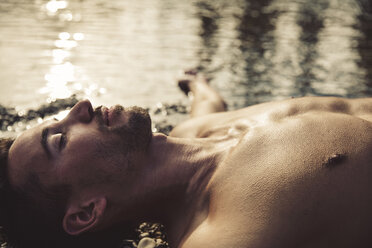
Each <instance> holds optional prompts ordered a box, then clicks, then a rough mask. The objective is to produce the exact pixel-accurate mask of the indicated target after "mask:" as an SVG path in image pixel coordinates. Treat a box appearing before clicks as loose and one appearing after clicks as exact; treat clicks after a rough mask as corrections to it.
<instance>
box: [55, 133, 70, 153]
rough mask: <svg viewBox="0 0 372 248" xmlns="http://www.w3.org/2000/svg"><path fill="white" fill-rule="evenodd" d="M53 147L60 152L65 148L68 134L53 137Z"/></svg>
mask: <svg viewBox="0 0 372 248" xmlns="http://www.w3.org/2000/svg"><path fill="white" fill-rule="evenodd" d="M52 139H53V146H54V147H55V149H56V150H58V151H59V152H60V151H62V150H63V148H65V146H66V143H67V136H66V133H57V134H55V135H53V138H52Z"/></svg>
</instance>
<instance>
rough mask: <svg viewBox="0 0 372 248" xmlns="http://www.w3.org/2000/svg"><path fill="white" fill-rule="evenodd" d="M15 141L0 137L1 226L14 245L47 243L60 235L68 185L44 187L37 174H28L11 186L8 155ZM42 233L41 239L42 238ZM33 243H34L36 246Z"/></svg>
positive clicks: (42, 244) (28, 245) (25, 245)
mask: <svg viewBox="0 0 372 248" xmlns="http://www.w3.org/2000/svg"><path fill="white" fill-rule="evenodd" d="M13 142H14V140H12V139H0V182H1V183H0V202H1V205H0V225H1V226H3V228H4V230H5V232H6V235H7V238H8V243H9V244H11V245H12V246H16V247H19V246H20V247H30V246H31V247H32V246H34V245H33V243H35V242H37V245H38V246H39V247H43V246H44V244H45V246H46V244H47V243H50V241H51V240H55V238H56V235H60V234H62V233H63V232H62V231H63V230H62V227H61V226H62V225H61V224H59V225H58V223H62V219H61V218H63V214H64V209H63V208H64V204H63V203H65V201H66V200H67V197H68V195H69V189H68V187H67V186H64V185H61V186H56V187H54V188H51V189H45V188H44V187H43V186H42V185H41V184H40V181H39V178H38V176H37V175H34V174H31V175H29V177H28V180H26V183H25V184H23V185H18V186H16V187H13V186H11V185H10V184H9V181H8V173H7V172H8V170H7V169H8V154H9V149H10V147H11V145H12V144H13ZM41 235H43V238H41ZM35 246H36V245H35Z"/></svg>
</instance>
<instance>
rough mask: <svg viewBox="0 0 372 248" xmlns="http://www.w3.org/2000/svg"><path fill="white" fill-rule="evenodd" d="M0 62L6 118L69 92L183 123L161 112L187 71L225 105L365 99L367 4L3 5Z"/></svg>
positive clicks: (94, 1) (371, 73) (262, 0)
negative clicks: (204, 80)
mask: <svg viewBox="0 0 372 248" xmlns="http://www.w3.org/2000/svg"><path fill="white" fill-rule="evenodd" d="M0 55H1V56H0V68H1V69H0V78H1V82H0V85H1V92H0V104H1V105H3V106H5V107H7V108H9V107H14V108H15V109H14V110H9V109H7V111H8V113H9V111H10V112H11V113H12V115H15V116H18V114H19V115H20V116H24V115H27V113H28V112H27V111H28V110H29V109H32V110H37V109H39V108H40V106H42V105H43V104H48V103H49V102H52V101H54V100H55V99H57V98H68V97H70V96H72V95H73V94H75V95H76V98H77V99H81V98H88V99H90V100H91V101H92V102H93V104H94V105H101V104H104V105H113V104H116V103H120V104H123V105H141V106H145V107H147V108H149V109H150V112H152V113H155V112H159V111H158V109H160V110H161V111H160V114H158V115H157V117H156V116H155V122H166V123H171V124H173V123H175V122H178V121H179V120H182V118H185V116H186V115H185V114H183V112H182V111H181V113H178V112H177V113H178V114H172V113H170V112H169V111H164V104H170V105H177V106H181V107H182V108H184V107H185V106H186V105H187V98H186V97H185V96H184V95H183V94H182V92H181V91H179V90H178V88H177V85H176V83H175V82H176V78H177V76H178V75H179V73H180V72H181V71H182V69H187V68H198V69H199V70H200V71H202V72H204V73H205V74H207V76H208V77H210V78H211V79H212V80H211V85H212V86H213V87H215V88H216V89H218V90H219V92H221V94H222V95H223V96H224V97H225V98H226V101H227V103H228V104H229V107H230V109H235V108H240V107H244V106H247V105H251V104H254V103H258V102H263V101H269V100H276V99H283V98H288V97H291V96H305V95H318V96H323V95H336V96H345V97H365V96H371V95H372V4H371V1H369V0H317V1H286V0H251V1H244V0H220V1H216V0H210V1H197V0H194V1H171V0H139V1H130V0H110V1H106V0H89V1H87V0H62V1H56V0H51V1H46V0H34V1H31V0H1V1H0ZM160 104H163V105H160ZM61 109H62V108H61ZM61 109H60V110H61ZM57 112H58V111H57ZM43 117H44V116H41V117H40V116H37V118H35V119H32V121H29V120H28V118H26V119H23V121H20V122H18V123H15V125H13V126H11V127H5V128H4V127H3V130H2V133H1V134H2V135H5V134H8V133H9V132H10V133H14V132H15V133H17V132H19V131H21V130H24V129H25V128H28V127H30V126H32V125H34V124H35V123H37V122H39V121H40V120H41V119H42V118H43ZM2 118H3V116H2ZM40 118H41V119H40ZM167 118H169V119H167ZM6 130H9V132H6Z"/></svg>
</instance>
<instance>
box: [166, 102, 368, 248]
mask: <svg viewBox="0 0 372 248" xmlns="http://www.w3.org/2000/svg"><path fill="white" fill-rule="evenodd" d="M170 135H171V136H172V135H173V136H178V137H203V138H219V137H220V138H221V137H225V138H226V139H230V140H236V143H235V145H233V146H231V148H230V150H229V152H228V155H227V156H226V158H225V159H224V161H222V162H221V163H220V164H219V165H218V167H217V169H216V172H215V173H214V175H213V177H212V178H211V180H210V182H209V184H208V186H207V189H206V190H207V191H208V192H209V193H210V195H211V196H210V199H211V201H210V205H209V207H208V215H207V217H206V218H205V219H204V221H203V222H202V223H201V224H199V225H198V226H197V227H196V228H195V229H192V230H190V231H189V233H188V234H187V235H185V238H184V239H183V241H182V242H181V245H180V247H183V248H191V247H192V248H195V247H211V244H213V247H221V248H222V247H370V246H371V245H372V241H371V239H370V236H369V233H370V230H372V214H371V211H370V210H371V209H372V194H371V191H372V164H371V161H372V99H355V100H346V99H339V98H300V99H290V100H285V101H279V102H274V103H264V104H260V105H255V106H251V107H248V108H246V109H242V110H237V111H233V112H224V113H214V114H211V115H208V116H201V117H198V118H193V119H190V120H189V121H187V122H185V123H183V124H181V125H180V126H178V127H176V128H175V129H174V130H173V132H172V133H171V134H170Z"/></svg>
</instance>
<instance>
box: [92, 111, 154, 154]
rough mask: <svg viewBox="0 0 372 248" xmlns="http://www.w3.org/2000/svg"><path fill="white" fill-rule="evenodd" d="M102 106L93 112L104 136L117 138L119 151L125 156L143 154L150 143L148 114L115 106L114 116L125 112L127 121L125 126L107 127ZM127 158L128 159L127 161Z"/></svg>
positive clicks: (150, 134)
mask: <svg viewBox="0 0 372 248" xmlns="http://www.w3.org/2000/svg"><path fill="white" fill-rule="evenodd" d="M101 108H102V106H100V107H97V108H96V109H95V110H94V117H95V119H96V121H97V123H98V126H99V129H100V131H101V132H102V133H103V134H104V135H114V136H116V137H119V139H120V142H119V144H118V145H119V146H121V150H122V151H123V153H124V154H125V155H126V156H129V157H132V155H134V154H138V153H145V152H146V151H147V149H148V146H149V144H150V142H151V138H152V131H151V118H150V115H149V114H148V112H147V111H146V110H145V109H143V108H141V107H137V106H133V107H129V108H124V107H122V106H120V105H116V106H115V107H114V110H113V114H114V115H121V114H123V113H122V112H126V114H127V115H128V117H129V118H128V120H127V121H126V123H125V124H123V125H122V126H118V127H108V126H106V125H105V122H104V120H103V116H102V111H101ZM129 157H128V159H129Z"/></svg>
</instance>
